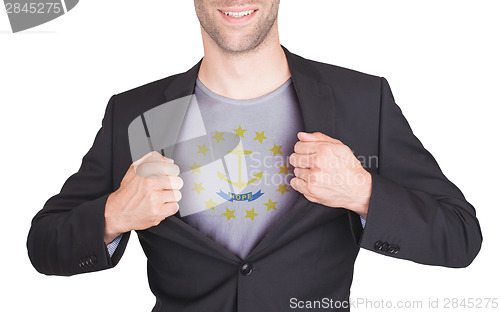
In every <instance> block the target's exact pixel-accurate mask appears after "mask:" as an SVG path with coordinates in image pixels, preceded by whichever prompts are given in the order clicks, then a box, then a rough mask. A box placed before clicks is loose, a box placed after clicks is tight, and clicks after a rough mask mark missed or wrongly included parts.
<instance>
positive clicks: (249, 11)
mask: <svg viewBox="0 0 500 312" xmlns="http://www.w3.org/2000/svg"><path fill="white" fill-rule="evenodd" d="M255 11H256V10H248V11H243V12H224V11H221V12H222V13H224V14H226V15H227V16H230V17H234V18H241V17H244V16H247V15H250V14H252V13H253V12H255Z"/></svg>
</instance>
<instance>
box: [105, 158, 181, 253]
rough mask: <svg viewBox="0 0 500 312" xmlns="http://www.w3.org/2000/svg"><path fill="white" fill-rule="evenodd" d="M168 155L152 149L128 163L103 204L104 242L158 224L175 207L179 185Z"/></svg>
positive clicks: (179, 194)
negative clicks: (124, 172) (116, 184)
mask: <svg viewBox="0 0 500 312" xmlns="http://www.w3.org/2000/svg"><path fill="white" fill-rule="evenodd" d="M179 172H180V170H179V167H178V166H177V165H175V164H174V161H173V160H172V159H169V158H166V157H164V156H162V155H160V154H159V153H158V152H156V151H153V152H150V153H148V154H147V155H144V156H143V157H142V158H141V159H139V160H137V161H135V162H134V163H133V164H132V165H130V167H129V169H128V171H127V173H126V174H125V176H124V177H123V180H122V181H121V184H120V188H119V189H118V190H116V191H115V192H113V193H112V194H110V195H109V197H108V200H107V202H106V207H105V213H104V215H105V219H106V226H105V229H104V242H105V243H106V244H109V243H110V242H112V241H113V239H115V238H116V237H117V236H118V235H120V234H121V233H125V232H128V231H131V230H144V229H147V228H150V227H152V226H156V225H158V224H159V223H160V222H161V221H162V220H163V219H165V218H166V217H169V216H171V215H173V214H175V213H176V212H177V211H178V210H179V204H178V203H177V202H178V201H179V200H180V199H181V192H180V191H179V190H180V188H181V187H182V185H183V181H182V179H181V178H180V177H179V176H178V175H179Z"/></svg>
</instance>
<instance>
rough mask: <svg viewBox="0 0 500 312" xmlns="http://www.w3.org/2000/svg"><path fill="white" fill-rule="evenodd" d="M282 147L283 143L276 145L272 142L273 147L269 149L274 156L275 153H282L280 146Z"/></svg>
mask: <svg viewBox="0 0 500 312" xmlns="http://www.w3.org/2000/svg"><path fill="white" fill-rule="evenodd" d="M282 147H283V145H281V146H277V145H276V144H274V146H273V148H271V149H270V151H271V152H273V156H276V154H282V155H283V153H282V152H281V148H282Z"/></svg>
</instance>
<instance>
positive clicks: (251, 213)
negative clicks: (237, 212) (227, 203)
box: [245, 208, 259, 221]
mask: <svg viewBox="0 0 500 312" xmlns="http://www.w3.org/2000/svg"><path fill="white" fill-rule="evenodd" d="M254 209H255V208H252V210H246V209H245V211H246V212H247V215H246V216H245V219H246V218H250V219H252V221H253V218H255V217H256V216H258V215H259V214H258V213H255V212H254V211H253V210H254Z"/></svg>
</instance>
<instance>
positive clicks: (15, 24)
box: [4, 0, 79, 33]
mask: <svg viewBox="0 0 500 312" xmlns="http://www.w3.org/2000/svg"><path fill="white" fill-rule="evenodd" d="M78 1H79V0H59V1H54V0H49V1H46V0H45V1H35V0H27V1H26V0H15V1H11V0H4V5H5V13H6V14H7V15H8V17H9V22H10V26H11V29H12V32H13V33H17V32H21V31H23V30H27V29H31V28H33V27H36V26H39V25H42V24H45V23H47V22H49V21H52V20H54V19H56V18H58V17H60V16H62V15H64V14H66V13H68V12H69V11H70V10H72V9H73V8H74V7H75V6H76V5H77V4H78Z"/></svg>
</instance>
